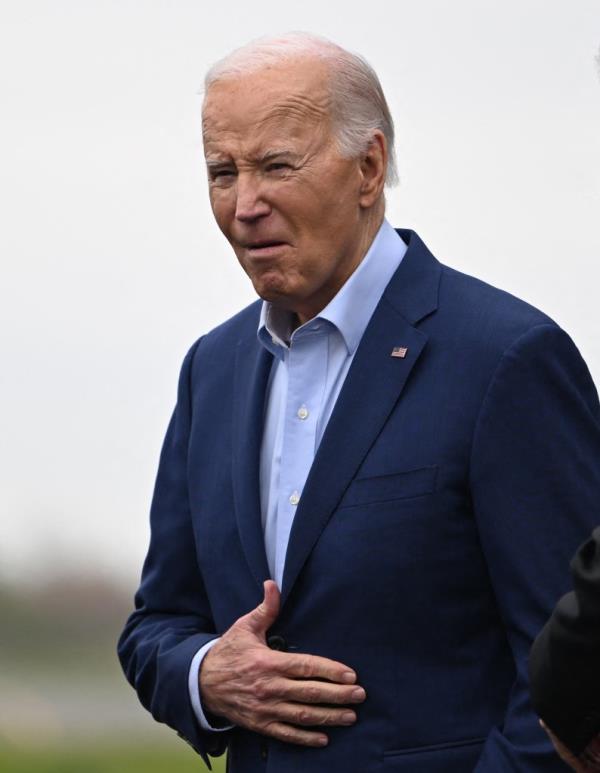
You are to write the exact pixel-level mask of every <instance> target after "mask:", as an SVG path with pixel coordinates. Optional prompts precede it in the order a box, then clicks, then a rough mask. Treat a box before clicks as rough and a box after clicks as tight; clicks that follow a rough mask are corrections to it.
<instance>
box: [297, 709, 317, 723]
mask: <svg viewBox="0 0 600 773" xmlns="http://www.w3.org/2000/svg"><path fill="white" fill-rule="evenodd" d="M295 722H296V724H298V725H312V724H314V723H315V720H314V717H313V714H312V712H311V710H310V709H305V708H301V709H298V710H297V711H296V717H295Z"/></svg>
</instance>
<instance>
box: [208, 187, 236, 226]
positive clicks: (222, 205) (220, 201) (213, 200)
mask: <svg viewBox="0 0 600 773" xmlns="http://www.w3.org/2000/svg"><path fill="white" fill-rule="evenodd" d="M209 198H210V206H211V209H212V213H213V216H214V218H215V220H216V222H217V225H218V226H219V228H220V229H221V231H223V233H226V231H227V228H228V226H229V224H230V223H231V220H232V219H233V216H234V214H235V199H234V197H233V196H232V195H231V194H229V193H227V192H225V191H217V192H213V193H210V194H209Z"/></svg>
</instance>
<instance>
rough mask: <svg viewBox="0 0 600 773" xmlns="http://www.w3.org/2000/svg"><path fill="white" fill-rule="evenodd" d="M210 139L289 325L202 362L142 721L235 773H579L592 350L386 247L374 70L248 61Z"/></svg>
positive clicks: (179, 449) (292, 55) (593, 455)
mask: <svg viewBox="0 0 600 773" xmlns="http://www.w3.org/2000/svg"><path fill="white" fill-rule="evenodd" d="M203 133H204V147H205V155H206V163H207V169H208V177H209V189H210V200H211V206H212V210H213V213H214V216H215V218H216V221H217V223H218V225H219V227H220V228H221V230H222V231H223V233H224V235H225V236H226V238H227V239H228V241H229V242H230V244H231V246H232V247H233V250H234V252H235V254H236V256H237V259H238V260H239V262H240V264H241V266H242V268H243V269H244V271H245V272H246V273H247V274H248V275H249V277H250V279H251V281H252V283H253V285H254V288H255V289H256V292H257V293H258V295H259V296H260V297H261V298H262V299H263V300H262V302H261V301H257V302H256V303H254V304H252V305H251V306H249V307H248V308H246V309H244V310H243V311H241V312H240V313H239V314H237V315H236V316H235V317H233V318H232V319H230V320H228V321H227V322H225V323H224V324H223V325H221V326H219V327H217V328H216V329H215V330H213V331H212V332H210V333H208V334H207V335H206V336H204V337H203V338H201V339H200V340H199V341H197V342H196V343H195V344H194V346H193V347H192V348H191V350H190V352H189V353H188V355H187V357H186V358H185V361H184V363H183V368H182V371H181V377H180V381H179V392H178V400H177V406H176V409H175V412H174V415H173V418H172V420H171V423H170V426H169V429H168V432H167V437H166V440H165V444H164V448H163V452H162V456H161V461H160V467H159V472H158V478H157V483H156V490H155V495H154V501H153V506H152V513H151V525H152V539H151V544H150V549H149V553H148V556H147V559H146V563H145V566H144V573H143V578H142V583H141V586H140V589H139V592H138V594H137V598H136V611H135V612H134V613H133V615H132V616H131V617H130V619H129V621H128V623H127V626H126V628H125V631H124V633H123V635H122V638H121V641H120V657H121V661H122V663H123V667H124V669H125V671H126V673H127V676H128V678H129V680H130V681H131V682H132V684H133V685H134V686H135V688H136V690H137V691H138V694H139V696H140V700H141V701H142V703H143V704H144V705H145V706H146V707H147V708H148V709H149V710H150V711H151V712H152V714H153V715H154V717H155V718H156V719H158V720H159V721H162V722H166V723H167V724H169V725H170V726H171V727H173V728H175V729H176V730H177V731H178V732H179V734H180V735H182V736H183V737H184V738H186V739H187V740H188V741H189V743H191V744H192V745H193V746H194V748H195V749H196V750H197V751H198V752H199V753H200V754H202V755H203V756H204V758H205V759H207V757H206V755H207V754H211V753H212V754H218V753H219V752H222V751H223V750H224V748H225V747H226V746H227V749H228V770H229V771H230V772H231V773H263V772H265V771H271V772H272V773H292V772H293V771H297V772H298V773H299V772H300V771H302V772H304V771H316V772H317V773H371V772H372V773H375V772H376V771H382V772H383V771H406V772H407V773H421V772H423V773H442V771H443V773H465V772H466V771H472V770H476V771H479V772H480V773H483V772H484V771H485V772H486V773H500V771H515V770H518V771H525V772H531V773H533V772H534V771H542V770H543V771H554V770H556V771H558V770H561V769H562V763H561V762H560V760H559V759H558V757H557V756H556V755H555V754H554V752H553V750H552V746H551V744H550V742H549V740H548V739H547V738H546V736H545V734H544V732H543V731H542V729H541V728H540V727H539V724H538V721H537V718H536V717H535V715H534V713H533V711H532V709H531V707H530V704H529V700H528V687H527V653H528V651H529V647H530V645H531V641H532V640H533V637H534V635H535V633H536V632H537V631H538V629H539V628H540V627H541V625H542V623H543V622H544V620H545V619H546V618H547V616H548V614H549V612H550V610H551V608H552V605H553V603H554V602H555V601H556V599H557V597H558V596H559V595H560V594H561V593H562V592H563V591H564V590H565V589H566V588H567V585H568V573H567V567H568V558H569V556H570V554H571V553H572V552H573V551H574V549H575V547H576V545H577V544H578V543H579V542H580V541H581V539H582V538H583V536H584V535H585V534H586V533H587V532H588V531H589V529H590V528H591V526H592V521H591V518H592V515H591V514H592V513H594V512H595V510H596V507H595V506H596V503H597V501H598V498H599V497H600V469H599V465H598V460H599V458H600V409H599V405H598V400H597V395H596V392H595V389H594V386H593V384H592V381H591V379H590V376H589V373H588V371H587V368H586V366H585V364H584V362H583V361H582V359H581V357H580V355H579V353H578V351H577V349H576V348H575V346H574V345H573V343H572V342H571V341H570V339H569V338H568V336H567V335H566V334H565V333H563V332H562V331H561V330H560V329H559V328H558V327H557V325H556V324H555V323H554V322H552V320H551V319H549V318H548V317H547V316H545V315H544V314H542V313H541V312H539V311H537V310H535V309H533V308H532V307H530V306H528V305H527V304H525V303H522V302H521V301H519V300H517V299H515V298H513V297H511V296H509V295H508V294H506V293H503V292H501V291H499V290H496V289H494V288H492V287H490V286H488V285H485V284H483V283H482V282H479V281H478V280H475V279H473V278H470V277H467V276H464V275H462V274H459V273H458V272H456V271H453V270H452V269H450V268H447V267H445V266H443V265H441V264H440V263H438V261H437V260H436V259H435V258H434V257H433V256H432V255H431V253H430V252H429V251H428V250H427V248H426V247H425V245H424V244H423V242H422V241H421V240H420V239H419V237H418V236H417V235H416V234H415V233H414V232H412V231H408V230H399V231H397V232H396V231H394V230H393V229H392V228H391V226H390V225H389V224H388V223H387V222H386V220H385V219H384V207H385V204H384V195H383V190H384V185H385V182H386V177H387V181H388V182H391V181H393V178H394V175H395V169H394V161H393V158H394V156H393V136H394V134H393V126H392V121H391V118H390V115H389V111H388V108H387V105H386V102H385V98H384V96H383V92H382V90H381V86H380V84H379V82H378V80H377V77H376V75H375V74H374V72H373V71H372V70H371V68H370V67H369V66H368V65H367V64H366V63H365V62H364V61H363V60H362V59H360V58H359V57H357V56H354V55H352V54H350V53H348V52H347V51H344V50H343V49H341V48H340V47H338V46H336V45H334V44H332V43H329V42H328V41H324V40H321V39H318V38H314V37H310V36H305V35H288V36H285V37H283V38H279V39H275V40H265V41H259V42H258V43H254V44H251V45H249V46H247V47H245V48H243V49H240V50H238V51H236V52H234V53H233V54H231V55H230V56H229V57H227V58H226V59H224V60H223V61H222V62H220V63H218V64H217V65H216V66H215V67H214V68H213V69H212V70H211V71H210V72H209V74H208V76H207V81H206V96H205V101H204V107H203Z"/></svg>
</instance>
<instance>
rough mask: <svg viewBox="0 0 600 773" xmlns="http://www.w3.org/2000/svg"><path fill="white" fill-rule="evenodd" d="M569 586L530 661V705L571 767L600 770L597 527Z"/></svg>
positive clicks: (599, 530)
mask: <svg viewBox="0 0 600 773" xmlns="http://www.w3.org/2000/svg"><path fill="white" fill-rule="evenodd" d="M571 572H572V575H573V584H574V590H573V591H572V592H571V593H567V594H566V595H565V596H563V597H562V598H561V600H560V601H559V602H558V604H557V606H556V609H555V610H554V612H553V613H552V617H551V618H550V620H549V621H548V622H547V623H546V625H545V626H544V628H543V629H542V630H541V632H540V634H539V635H538V637H537V638H536V640H535V642H534V644H533V647H532V649H531V656H530V662H529V671H530V680H531V694H532V700H533V705H534V707H535V709H536V711H537V712H538V714H539V716H540V717H541V718H542V720H543V723H544V725H545V727H546V729H547V730H548V732H549V735H550V737H551V738H552V740H553V741H554V745H555V746H556V749H557V751H558V753H559V754H560V756H561V757H562V758H563V760H565V762H567V763H568V764H569V765H570V766H571V767H572V768H573V769H574V770H577V771H581V772H582V773H585V771H593V770H600V527H598V528H596V529H594V531H593V533H592V536H591V537H590V538H589V539H588V540H587V542H584V544H583V545H582V546H581V547H580V548H579V550H578V551H577V553H576V554H575V556H574V558H573V560H572V561H571Z"/></svg>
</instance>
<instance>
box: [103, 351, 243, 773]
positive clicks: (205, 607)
mask: <svg viewBox="0 0 600 773" xmlns="http://www.w3.org/2000/svg"><path fill="white" fill-rule="evenodd" d="M198 344H199V342H197V343H196V344H195V345H194V346H193V347H192V349H190V351H189V352H188V354H187V356H186V358H185V360H184V363H183V367H182V370H181V375H180V379H179V388H178V395H177V405H176V408H175V411H174V413H173V416H172V418H171V421H170V424H169V427H168V430H167V434H166V437H165V441H164V445H163V449H162V452H161V458H160V464H159V469H158V475H157V479H156V485H155V490H154V497H153V500H152V507H151V512H150V527H151V537H150V547H149V550H148V554H147V556H146V561H145V563H144V568H143V572H142V580H141V585H140V588H139V590H138V592H137V594H136V597H135V611H134V612H133V614H132V615H131V616H130V618H129V620H128V621H127V623H126V625H125V629H124V631H123V633H122V634H121V637H120V639H119V644H118V654H119V658H120V661H121V665H122V667H123V670H124V672H125V675H126V676H127V679H128V680H129V682H130V683H131V684H132V686H133V687H134V688H135V690H136V692H137V694H138V697H139V699H140V701H141V703H142V704H143V705H144V706H145V708H146V709H148V711H150V712H151V713H152V716H153V717H154V719H156V720H157V721H158V722H165V723H166V724H167V725H169V726H170V727H172V728H173V729H175V730H176V731H177V733H178V734H179V735H180V736H181V737H182V738H183V739H184V740H186V741H187V742H188V743H189V744H190V745H191V746H193V748H194V749H195V750H196V751H197V752H198V753H199V754H200V755H202V757H203V759H204V760H205V762H206V763H207V764H209V761H208V757H207V754H213V755H214V754H221V753H222V752H223V751H224V749H225V744H226V740H227V739H226V736H227V735H228V734H227V733H210V732H207V731H204V730H202V729H201V728H200V725H199V723H198V720H197V719H196V716H195V714H194V710H193V707H192V705H191V700H190V695H189V691H188V675H189V670H190V665H191V662H192V659H193V657H194V655H195V654H196V652H197V651H198V650H199V649H200V648H201V647H202V646H203V645H204V644H206V643H207V642H208V641H210V640H211V639H213V638H215V637H216V633H215V627H214V623H213V620H212V616H211V611H210V606H209V602H208V598H207V595H206V591H205V588H204V583H203V580H202V575H201V572H200V570H199V567H198V563H197V560H196V550H195V543H194V534H193V531H192V526H191V519H190V507H189V499H188V485H187V449H188V437H189V432H190V424H191V400H190V372H191V365H192V361H193V358H194V354H195V351H196V348H197V347H198ZM209 767H210V765H209Z"/></svg>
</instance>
